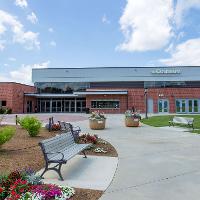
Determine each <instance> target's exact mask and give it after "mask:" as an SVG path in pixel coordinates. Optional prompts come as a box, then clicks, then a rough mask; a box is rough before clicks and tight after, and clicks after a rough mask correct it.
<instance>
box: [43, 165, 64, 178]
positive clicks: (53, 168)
mask: <svg viewBox="0 0 200 200" xmlns="http://www.w3.org/2000/svg"><path fill="white" fill-rule="evenodd" d="M56 167H58V168H56ZM61 167H62V163H59V164H57V165H56V166H54V167H50V168H48V164H46V166H45V169H44V171H43V172H42V174H41V175H40V177H41V178H44V177H43V175H44V174H45V173H46V172H47V171H48V170H54V171H56V172H57V173H58V175H59V177H60V179H61V180H62V181H64V179H63V177H62V174H61Z"/></svg>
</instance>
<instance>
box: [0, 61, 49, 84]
mask: <svg viewBox="0 0 200 200" xmlns="http://www.w3.org/2000/svg"><path fill="white" fill-rule="evenodd" d="M49 64H50V61H46V62H42V63H38V64H33V65H24V64H23V65H22V66H21V67H20V68H19V69H17V70H13V71H10V72H8V73H7V74H3V75H1V76H0V81H9V82H11V81H12V82H18V83H24V84H32V80H31V79H32V69H33V68H48V66H49Z"/></svg>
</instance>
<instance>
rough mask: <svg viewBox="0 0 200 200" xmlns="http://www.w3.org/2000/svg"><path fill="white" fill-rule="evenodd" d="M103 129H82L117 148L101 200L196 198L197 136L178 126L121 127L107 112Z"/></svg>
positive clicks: (199, 150)
mask: <svg viewBox="0 0 200 200" xmlns="http://www.w3.org/2000/svg"><path fill="white" fill-rule="evenodd" d="M107 118H108V119H107V129H105V130H102V131H92V130H89V129H88V125H87V124H85V123H83V122H79V125H80V126H81V127H82V128H83V127H84V128H83V129H84V131H85V132H89V133H95V134H98V135H99V136H101V137H103V138H105V139H106V140H108V141H110V142H111V143H112V144H113V145H114V146H115V148H116V149H117V151H118V154H119V164H118V169H117V172H116V174H115V177H114V180H113V181H112V184H111V185H110V187H109V188H108V189H107V190H106V191H105V193H104V194H103V196H102V197H101V200H122V199H123V200H134V199H135V200H188V199H191V200H199V196H200V189H199V185H200V145H199V144H200V136H199V135H195V134H192V133H188V132H184V130H180V129H177V130H176V129H175V128H173V129H169V128H167V127H166V128H153V127H149V126H146V125H143V126H142V127H140V128H127V127H125V126H124V116H123V115H107Z"/></svg>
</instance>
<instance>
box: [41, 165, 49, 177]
mask: <svg viewBox="0 0 200 200" xmlns="http://www.w3.org/2000/svg"><path fill="white" fill-rule="evenodd" d="M46 171H48V167H45V169H44V171H43V172H42V174H41V175H40V177H41V178H44V177H43V175H44V174H45V173H46Z"/></svg>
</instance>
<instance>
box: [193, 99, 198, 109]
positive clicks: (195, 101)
mask: <svg viewBox="0 0 200 200" xmlns="http://www.w3.org/2000/svg"><path fill="white" fill-rule="evenodd" d="M194 112H198V100H194Z"/></svg>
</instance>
